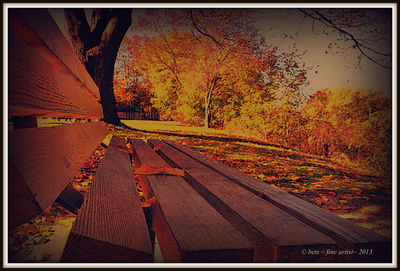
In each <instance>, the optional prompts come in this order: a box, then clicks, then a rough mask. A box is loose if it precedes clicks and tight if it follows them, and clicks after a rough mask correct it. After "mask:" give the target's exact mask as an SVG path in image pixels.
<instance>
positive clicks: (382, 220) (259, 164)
mask: <svg viewBox="0 0 400 271" xmlns="http://www.w3.org/2000/svg"><path fill="white" fill-rule="evenodd" d="M125 123H126V124H127V125H128V126H130V127H134V128H136V129H137V130H130V129H126V128H121V127H117V126H113V125H109V128H110V131H111V132H112V134H115V135H118V136H121V137H125V138H127V137H132V138H142V139H144V140H147V139H151V138H156V139H169V140H174V141H176V142H177V143H179V144H181V145H185V146H188V147H190V148H192V149H194V150H195V151H197V152H200V153H202V154H204V155H206V156H208V157H210V158H213V159H216V160H218V161H221V162H223V163H225V164H227V165H229V166H231V167H235V168H237V169H239V170H241V171H243V172H244V173H246V174H248V175H250V176H253V177H255V178H257V179H258V180H260V182H265V183H268V184H270V185H273V186H275V187H278V188H280V189H283V190H285V191H287V192H289V193H292V194H294V195H296V196H298V197H300V198H302V199H304V200H307V201H309V202H311V203H313V204H316V205H318V206H320V207H321V208H324V209H326V210H328V211H330V212H332V213H335V214H337V215H339V216H341V217H343V218H346V219H348V220H350V221H352V222H354V223H356V224H359V225H361V226H363V227H366V228H369V229H371V230H373V231H375V232H377V233H380V234H382V235H385V236H387V237H389V238H391V221H392V220H391V217H392V215H391V214H392V209H391V205H392V193H391V191H392V190H391V187H392V183H391V180H390V179H384V178H380V177H377V176H370V175H365V174H363V173H362V172H359V171H357V170H356V169H350V168H347V167H345V166H342V165H339V164H337V163H334V162H332V161H330V160H328V159H324V158H322V157H319V156H314V155H308V154H304V153H300V152H296V151H293V150H290V149H286V148H282V147H279V146H275V145H269V144H267V143H265V142H264V143H263V142H254V140H249V139H248V138H243V137H240V136H237V135H230V134H224V133H223V131H220V130H213V129H205V128H198V129H196V128H195V127H186V126H182V125H178V124H176V123H173V122H152V121H125ZM46 125H49V124H46ZM50 126H51V125H50ZM110 138H111V136H108V137H107V138H106V139H105V141H103V143H105V144H106V145H108V143H109V140H110ZM105 151H106V148H105V147H104V145H103V146H99V147H98V148H97V149H96V150H95V151H94V152H93V154H92V156H91V157H90V158H89V159H88V161H87V163H86V164H85V165H84V166H83V167H82V169H81V170H80V171H79V172H78V173H77V174H76V175H75V177H74V178H73V180H72V183H71V184H72V186H73V187H74V188H76V189H77V190H79V191H81V192H83V193H85V192H86V191H88V190H89V189H90V183H91V182H92V181H93V179H94V177H95V174H96V170H97V167H98V165H99V163H100V161H101V159H102V158H103V156H104V153H105ZM138 194H139V196H142V192H141V191H140V187H139V191H138ZM141 199H142V200H144V199H143V197H141ZM75 218H76V215H74V214H73V213H71V212H69V211H68V210H66V209H64V208H63V207H62V206H60V205H58V204H57V203H55V204H54V205H53V206H52V207H51V208H50V209H49V210H48V211H46V212H45V213H44V214H42V215H39V216H37V217H35V218H33V219H31V220H30V221H28V222H27V223H25V224H23V225H21V226H19V227H17V228H16V229H14V230H13V231H11V232H10V233H9V238H8V241H9V261H10V262H59V260H60V257H61V254H62V250H63V245H65V242H66V239H67V237H68V234H69V231H70V229H71V227H72V224H73V222H74V220H75Z"/></svg>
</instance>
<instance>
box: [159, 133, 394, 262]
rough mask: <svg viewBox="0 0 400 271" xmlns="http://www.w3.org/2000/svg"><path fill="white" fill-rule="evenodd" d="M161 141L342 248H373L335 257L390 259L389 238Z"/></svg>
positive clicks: (229, 168) (363, 260)
mask: <svg viewBox="0 0 400 271" xmlns="http://www.w3.org/2000/svg"><path fill="white" fill-rule="evenodd" d="M164 142H165V143H167V144H169V145H170V146H171V147H174V148H175V149H177V150H179V151H181V152H183V153H185V154H186V155H187V156H188V157H190V158H193V159H196V160H197V161H198V162H200V163H202V164H203V165H206V166H207V167H209V168H211V169H212V170H214V171H216V172H218V173H219V174H221V175H222V176H225V177H226V178H227V179H230V180H231V181H232V182H234V183H237V184H239V185H241V186H242V187H244V188H246V189H247V190H249V191H251V192H253V193H255V194H257V195H259V196H261V197H263V198H264V199H266V200H267V201H269V202H271V203H272V204H274V205H276V206H278V207H279V208H282V209H283V210H285V211H286V212H288V213H290V214H292V215H294V216H296V217H298V218H299V219H300V220H302V221H303V222H305V223H307V224H309V225H311V226H312V227H314V228H316V229H318V230H320V231H321V232H324V233H326V234H327V235H329V236H331V237H332V238H333V239H335V240H336V241H338V242H339V243H340V244H341V248H342V249H353V248H354V249H355V250H356V251H357V252H358V251H359V250H360V249H373V251H374V252H373V255H358V253H357V254H356V255H352V256H350V257H340V258H339V259H338V260H343V261H356V262H371V261H373V262H376V261H378V262H390V261H391V241H390V240H389V239H387V238H385V237H383V236H381V235H379V234H377V233H375V232H372V231H370V230H368V229H365V228H363V227H361V226H358V225H356V224H353V223H351V222H350V221H348V220H345V219H343V218H341V217H338V216H336V215H334V214H332V213H330V212H328V211H325V210H323V209H321V208H319V207H318V206H315V205H313V204H311V203H309V202H306V201H304V200H302V199H300V198H298V197H296V196H294V195H291V194H289V193H287V192H285V191H282V190H280V189H277V188H275V187H273V186H270V185H268V184H266V183H262V182H260V181H258V180H256V179H254V178H252V177H250V176H248V175H246V174H244V173H243V172H241V171H239V170H237V169H235V168H232V167H229V166H227V165H225V164H223V163H221V162H218V161H216V160H213V159H211V158H208V157H206V156H204V155H201V154H199V153H197V152H195V151H193V150H192V149H190V148H187V147H185V146H181V145H179V144H177V143H175V142H173V141H168V140H167V141H164Z"/></svg>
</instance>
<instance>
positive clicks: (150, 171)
mask: <svg viewBox="0 0 400 271" xmlns="http://www.w3.org/2000/svg"><path fill="white" fill-rule="evenodd" d="M135 174H139V175H156V174H169V175H176V176H185V171H184V170H183V169H179V168H171V167H160V168H155V167H152V166H150V165H142V166H141V167H139V168H137V169H136V170H135Z"/></svg>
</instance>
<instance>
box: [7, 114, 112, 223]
mask: <svg viewBox="0 0 400 271" xmlns="http://www.w3.org/2000/svg"><path fill="white" fill-rule="evenodd" d="M107 134H108V129H107V127H106V126H105V124H104V123H101V122H98V123H82V124H71V125H63V126H58V127H53V128H28V129H17V130H12V131H9V133H8V139H9V144H8V146H9V150H8V155H9V163H10V164H12V167H13V170H12V172H14V173H12V174H11V175H10V176H9V187H8V190H9V194H8V198H9V199H12V200H11V201H10V206H9V207H10V209H9V212H10V213H9V227H10V228H13V227H15V226H17V225H19V224H21V223H23V222H25V221H27V220H28V219H30V218H32V217H33V216H35V215H37V214H39V213H40V212H41V211H43V210H46V209H47V208H48V207H50V206H51V205H52V203H53V202H54V201H55V200H56V198H57V197H58V195H59V194H60V193H61V192H62V191H63V190H64V188H65V187H66V186H67V184H68V183H69V182H70V181H71V179H72V177H73V176H74V175H75V173H76V172H77V171H78V170H79V169H80V168H81V167H82V166H83V164H84V162H85V161H86V160H87V159H88V157H89V156H90V154H91V153H92V152H93V151H94V150H95V149H96V147H97V146H98V145H99V144H100V142H101V141H102V140H103V139H104V137H105V136H106V135H107ZM13 176H14V177H13ZM22 191H23V192H22ZM32 204H33V205H32ZM28 205H29V206H28ZM34 205H35V206H36V207H35V208H33V209H32V206H34ZM28 210H30V211H28Z"/></svg>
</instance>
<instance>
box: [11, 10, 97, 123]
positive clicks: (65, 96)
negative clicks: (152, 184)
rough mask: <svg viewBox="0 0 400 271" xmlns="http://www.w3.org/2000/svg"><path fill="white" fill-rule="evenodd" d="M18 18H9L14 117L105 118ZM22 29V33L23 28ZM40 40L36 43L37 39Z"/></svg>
mask: <svg viewBox="0 0 400 271" xmlns="http://www.w3.org/2000/svg"><path fill="white" fill-rule="evenodd" d="M20 24H22V25H24V24H23V22H21V21H19V20H18V18H17V17H12V16H11V17H10V25H11V29H13V28H18V29H19V30H18V31H10V32H9V47H8V48H9V55H8V62H9V65H8V66H9V70H8V83H9V88H8V93H9V101H8V104H9V114H10V115H11V116H52V117H57V116H65V117H83V118H102V117H103V113H102V109H101V105H100V103H99V101H98V99H97V98H95V95H94V94H93V93H92V92H90V91H89V90H88V88H87V87H86V86H85V85H84V84H83V83H82V82H81V81H80V80H79V79H78V78H77V77H76V75H74V74H73V73H72V72H71V71H70V70H69V68H68V67H66V66H65V65H64V63H62V62H61V60H60V59H59V58H58V56H56V55H54V54H53V53H52V52H51V51H50V50H49V49H48V47H47V46H46V45H44V44H43V43H42V41H41V40H40V39H38V38H37V37H36V36H35V33H33V34H30V36H29V37H30V39H28V43H27V42H26V41H24V40H23V39H21V38H20V36H21V34H20V33H21V32H22V33H24V31H25V32H29V29H26V28H27V27H26V26H25V28H24V27H13V25H20ZM20 28H22V30H21V29H20ZM35 38H36V39H37V40H36V39H35Z"/></svg>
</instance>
